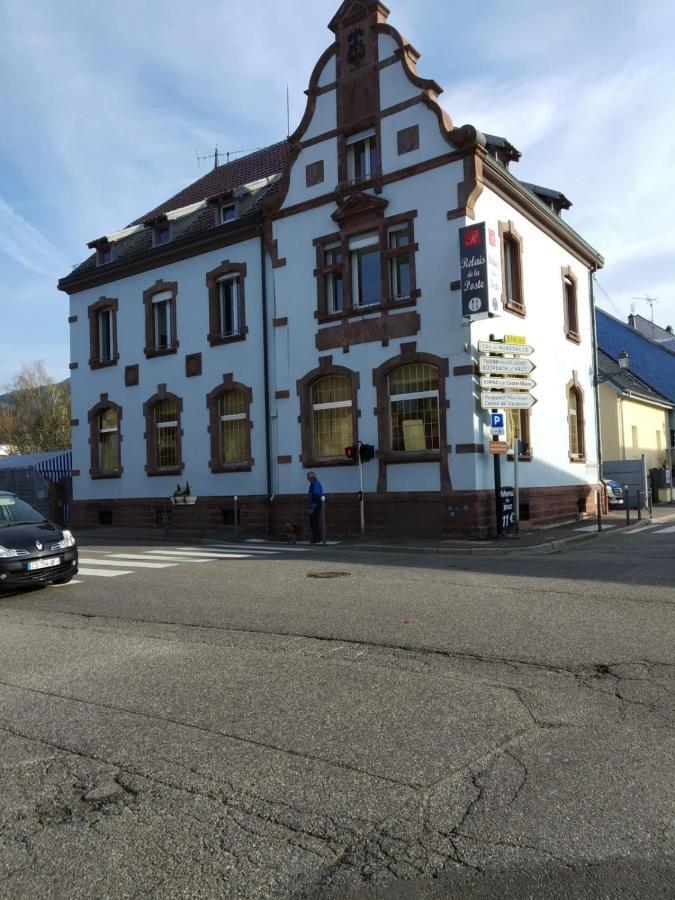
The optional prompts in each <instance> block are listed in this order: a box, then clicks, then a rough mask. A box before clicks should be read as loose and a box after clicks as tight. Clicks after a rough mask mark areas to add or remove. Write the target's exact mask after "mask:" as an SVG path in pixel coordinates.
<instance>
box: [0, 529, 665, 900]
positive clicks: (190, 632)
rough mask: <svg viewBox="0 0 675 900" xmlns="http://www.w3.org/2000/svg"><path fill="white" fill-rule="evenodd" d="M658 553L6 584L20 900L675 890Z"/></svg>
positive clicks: (10, 894)
mask: <svg viewBox="0 0 675 900" xmlns="http://www.w3.org/2000/svg"><path fill="white" fill-rule="evenodd" d="M638 537H640V538H642V537H645V536H644V535H636V536H635V538H633V539H631V538H629V537H628V536H623V535H620V534H616V535H611V536H605V537H603V538H601V539H599V540H597V541H592V542H589V543H588V544H584V545H578V546H577V547H575V548H574V549H572V550H570V551H568V552H565V553H561V554H557V555H553V556H544V557H542V556H527V555H523V556H519V557H517V558H513V557H508V558H503V559H497V558H492V559H482V558H481V559H476V558H475V557H466V558H463V557H452V558H436V557H433V558H430V557H428V556H426V557H421V556H413V555H400V556H397V555H393V554H382V555H378V554H366V553H363V552H360V553H359V552H353V551H346V550H340V549H336V550H331V551H325V550H323V548H319V549H318V550H316V551H315V552H310V551H309V550H308V551H307V553H299V554H296V555H293V556H292V557H289V556H284V557H282V558H272V557H270V558H264V559H254V560H248V559H244V560H232V559H229V560H223V561H220V560H219V561H217V562H215V563H213V564H212V565H208V566H204V565H198V564H191V565H182V566H180V567H179V568H176V569H168V570H154V571H150V572H148V571H146V570H141V571H137V572H134V574H133V575H129V576H126V577H119V578H112V579H103V578H102V579H86V578H84V579H83V581H82V583H81V584H77V585H71V586H68V587H67V588H59V589H57V588H47V589H40V590H35V591H28V592H23V593H17V594H11V595H0V897H2V898H12V900H16V898H43V897H45V898H47V897H48V898H62V897H68V898H84V897H87V898H92V897H105V898H127V897H128V898H132V897H133V898H135V897H139V898H140V897H151V898H160V897H161V898H167V897H171V898H172V897H189V898H193V897H194V898H202V897H203V898H216V897H218V898H220V897H233V898H234V897H236V898H260V897H275V898H277V897H278V898H291V897H293V898H302V900H318V898H355V900H356V898H359V900H360V898H391V900H396V898H418V897H419V898H427V897H428V898H432V897H434V898H435V897H438V898H441V897H443V898H446V897H451V898H452V897H458V898H465V897H466V898H493V897H505V898H521V897H523V898H524V897H537V898H539V897H547V898H548V897H553V898H558V897H559V898H567V897H569V898H579V897H582V898H584V897H588V898H591V897H593V898H596V897H607V898H643V897H644V898H660V897H669V898H672V897H673V896H674V895H675V894H674V891H673V884H674V883H675V879H674V878H673V876H674V874H675V872H674V866H673V847H674V846H675V842H674V840H673V838H674V836H675V835H674V832H673V821H674V816H673V813H674V811H675V808H674V804H673V799H674V797H673V773H674V768H675V767H674V765H673V764H674V762H675V752H674V750H675V747H674V742H673V719H674V715H673V691H674V690H675V677H674V672H675V667H674V665H673V663H674V658H673V634H674V629H673V607H674V605H675V589H674V587H673V586H674V585H675V553H674V550H675V534H671V535H663V536H656V535H653V536H651V537H649V538H648V539H644V540H642V539H641V540H638ZM143 549H144V548H143V547H142V546H141V547H135V548H134V550H133V552H136V550H138V551H140V552H142V551H143ZM116 551H117V552H119V551H120V548H119V547H117V548H116V547H103V546H100V545H96V546H93V547H90V548H87V554H88V555H90V554H100V555H105V553H107V552H110V553H112V552H116ZM122 552H130V550H129V546H128V545H126V546H125V547H124V548H123V551H122ZM322 572H345V573H348V575H347V576H345V577H343V578H337V579H334V580H322V579H316V578H308V575H317V574H320V573H322Z"/></svg>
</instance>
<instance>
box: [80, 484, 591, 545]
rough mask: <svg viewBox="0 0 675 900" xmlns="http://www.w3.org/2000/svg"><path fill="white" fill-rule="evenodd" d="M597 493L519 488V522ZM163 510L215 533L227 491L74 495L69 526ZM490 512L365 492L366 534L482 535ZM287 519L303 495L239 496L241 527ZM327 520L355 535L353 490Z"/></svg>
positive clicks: (121, 523)
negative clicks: (173, 495) (192, 495)
mask: <svg viewBox="0 0 675 900" xmlns="http://www.w3.org/2000/svg"><path fill="white" fill-rule="evenodd" d="M595 492H596V487H595V486H594V485H565V486H560V487H548V488H523V489H522V490H521V492H520V506H521V523H522V527H523V528H528V527H532V526H534V527H536V526H544V525H555V524H560V523H563V522H569V521H574V520H575V519H578V518H586V517H588V516H592V515H595V513H596V506H595ZM167 510H168V511H169V513H170V515H171V527H172V528H175V529H187V530H194V531H204V532H206V531H211V532H213V531H218V530H220V529H225V528H229V529H231V528H232V526H233V525H234V500H233V498H232V497H200V498H199V501H198V503H197V504H196V505H195V506H192V507H182V506H178V507H173V506H170V505H169V504H167V501H166V500H164V499H163V498H158V499H139V500H88V501H76V502H74V503H73V504H72V507H71V525H72V527H73V528H74V529H77V528H92V527H98V526H113V527H115V528H147V529H150V530H159V529H161V528H163V527H164V526H163V519H162V516H163V513H164V512H165V511H167ZM495 518H496V517H495V500H494V493H493V492H492V491H453V492H451V493H449V494H447V495H445V496H442V495H441V494H438V493H429V494H412V493H411V494H403V493H401V494H385V495H378V494H369V495H367V497H366V533H367V535H369V536H382V537H396V538H408V537H409V538H414V537H417V538H420V537H428V538H440V537H447V538H470V539H474V540H475V539H487V538H489V537H492V536H494V534H495V531H496V525H495ZM288 522H293V523H303V524H305V525H307V523H308V510H307V501H306V498H305V496H304V495H292V496H291V495H286V496H277V497H276V498H275V500H274V503H273V504H272V505H271V507H270V504H269V503H268V502H267V500H266V498H265V497H260V496H257V497H240V498H239V524H240V527H241V528H242V529H243V530H246V531H250V532H268V533H272V534H276V535H282V534H283V533H284V529H285V526H286V524H287V523H288ZM326 522H327V531H328V533H329V534H330V535H336V536H338V535H356V534H358V533H359V530H360V518H359V500H358V495H357V494H332V495H330V494H329V495H328V499H327V501H326Z"/></svg>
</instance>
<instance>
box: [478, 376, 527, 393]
mask: <svg viewBox="0 0 675 900" xmlns="http://www.w3.org/2000/svg"><path fill="white" fill-rule="evenodd" d="M480 386H481V387H482V388H483V390H484V391H488V390H493V391H531V390H532V388H535V387H536V386H537V382H536V381H532V379H531V378H509V377H505V378H499V377H498V376H495V375H484V376H483V377H482V378H481V380H480Z"/></svg>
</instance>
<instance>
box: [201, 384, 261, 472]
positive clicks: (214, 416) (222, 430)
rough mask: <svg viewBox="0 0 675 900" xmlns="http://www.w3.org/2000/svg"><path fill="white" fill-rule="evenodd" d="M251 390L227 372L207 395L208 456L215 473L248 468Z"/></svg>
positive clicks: (251, 464)
mask: <svg viewBox="0 0 675 900" xmlns="http://www.w3.org/2000/svg"><path fill="white" fill-rule="evenodd" d="M252 399H253V393H252V391H251V389H250V388H248V387H246V385H244V384H239V383H237V382H235V381H234V379H233V376H232V375H231V374H230V375H227V376H225V378H224V381H223V383H222V384H220V385H218V387H216V388H215V389H214V390H213V391H211V393H210V394H208V396H207V398H206V406H207V408H208V410H209V434H210V435H211V460H210V462H209V467H210V469H211V471H212V472H214V473H222V472H248V471H250V470H251V469H252V467H253V462H254V461H253V459H252V458H251V428H252V427H253V426H252V423H251V402H252Z"/></svg>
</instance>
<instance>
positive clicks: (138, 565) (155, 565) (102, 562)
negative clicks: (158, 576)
mask: <svg viewBox="0 0 675 900" xmlns="http://www.w3.org/2000/svg"><path fill="white" fill-rule="evenodd" d="M80 562H81V563H84V564H85V565H87V566H117V567H119V568H120V569H123V568H124V567H125V566H127V568H133V569H171V568H174V566H175V565H176V563H166V562H130V561H129V560H128V559H127V560H125V561H124V562H115V561H114V560H112V559H83V558H82V557H80Z"/></svg>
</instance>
